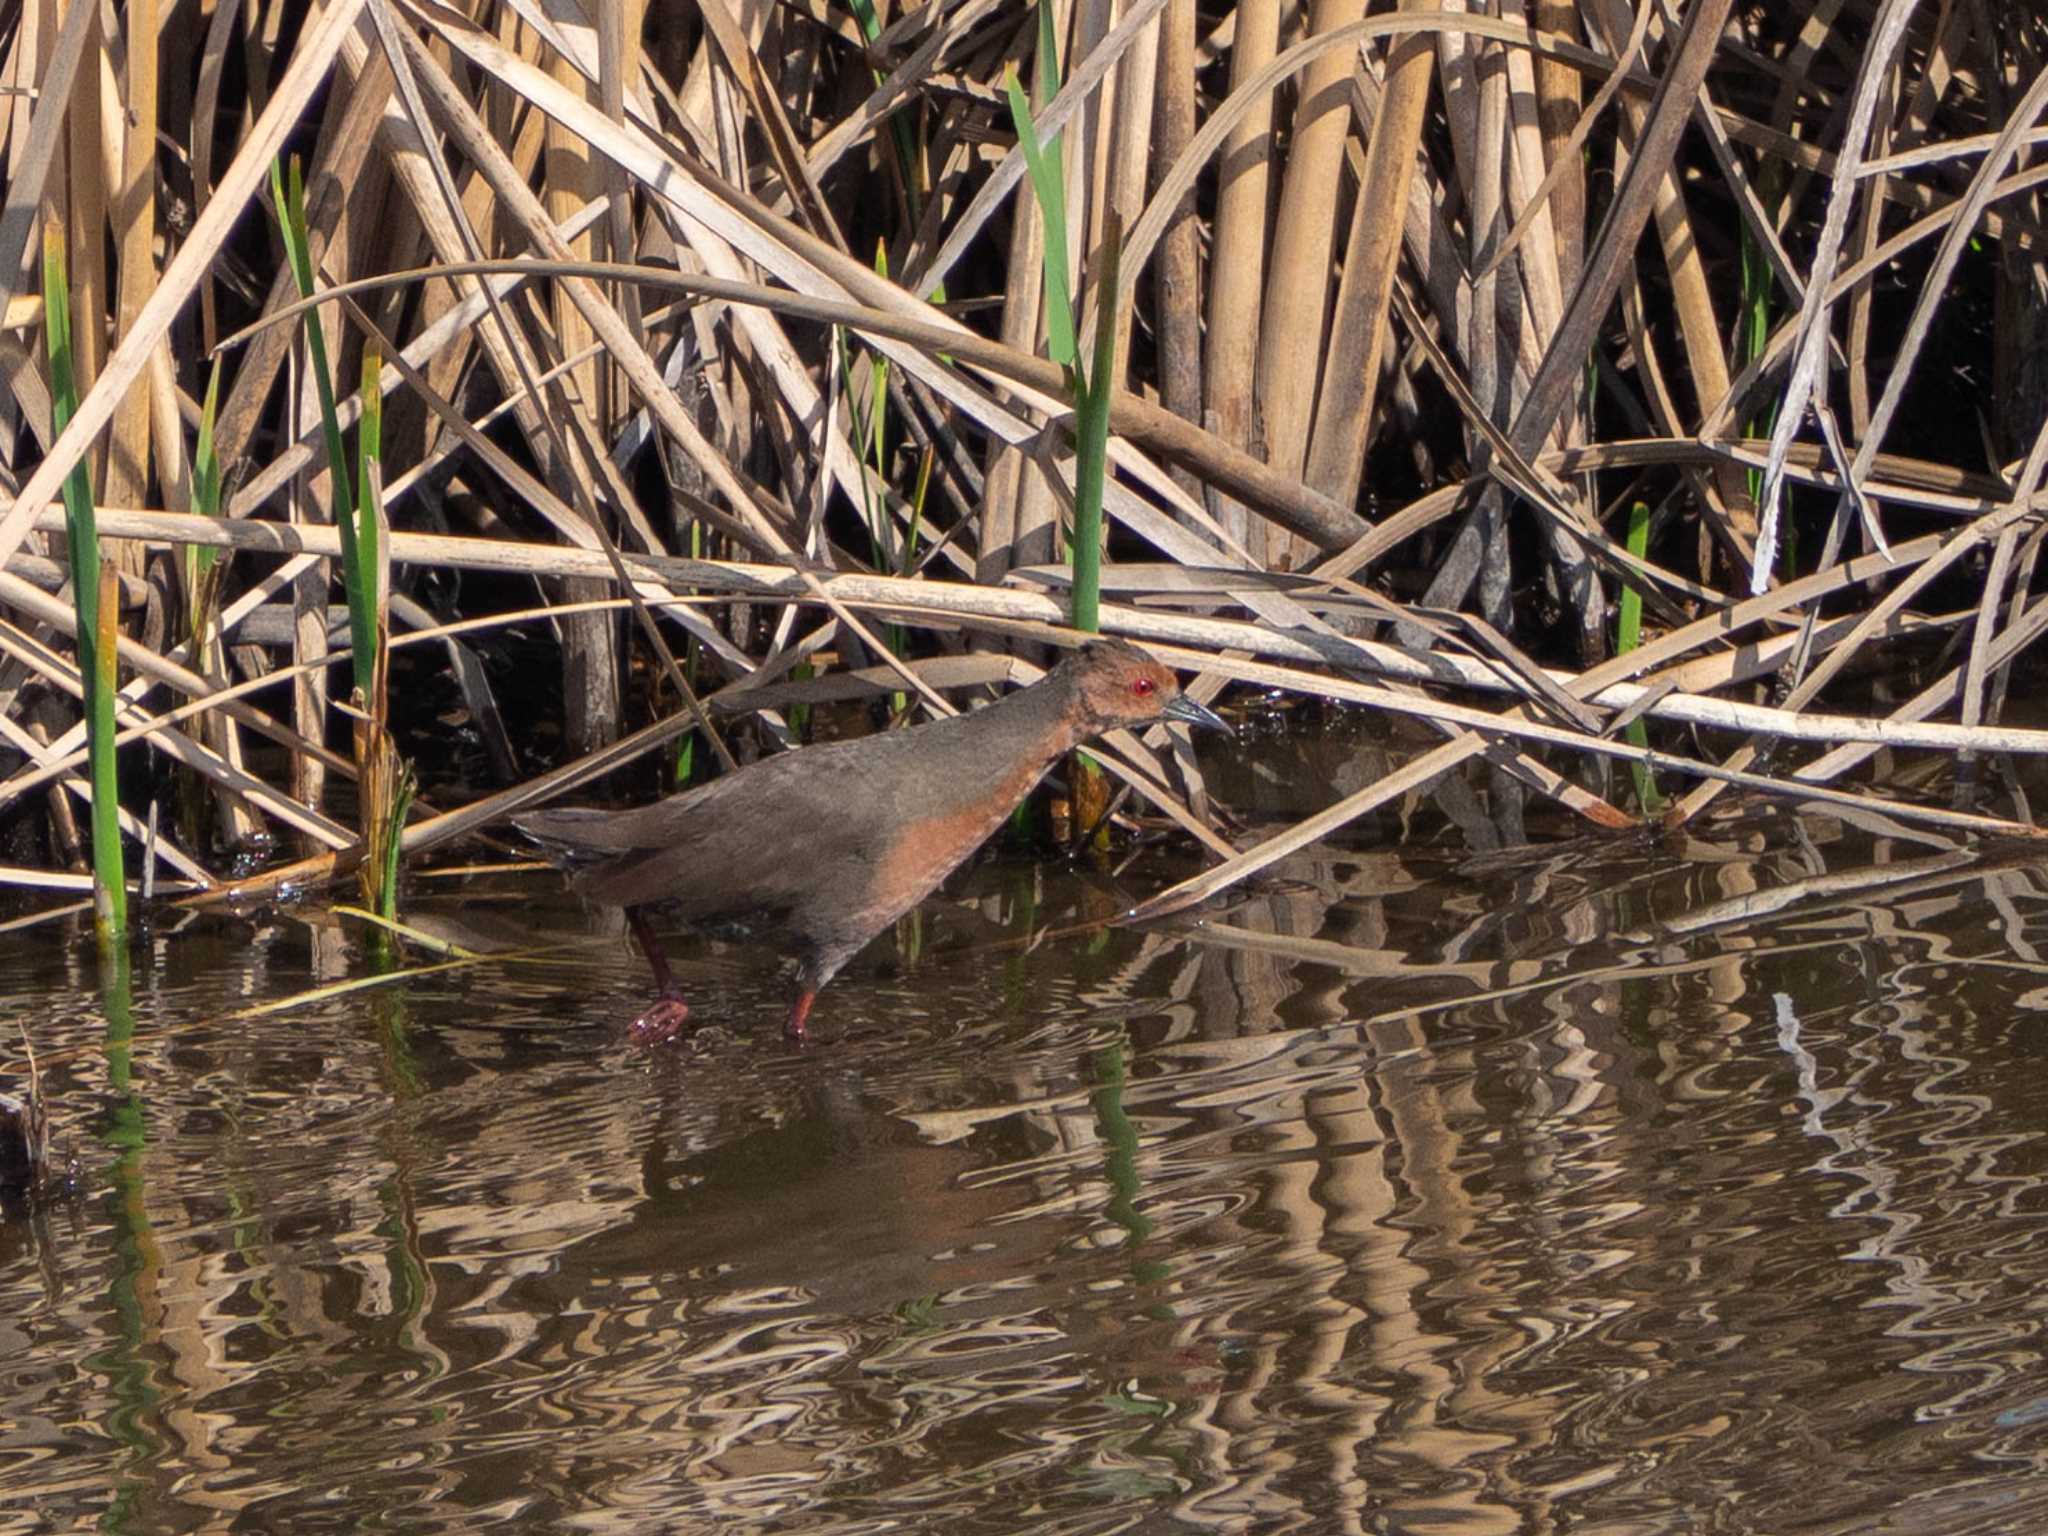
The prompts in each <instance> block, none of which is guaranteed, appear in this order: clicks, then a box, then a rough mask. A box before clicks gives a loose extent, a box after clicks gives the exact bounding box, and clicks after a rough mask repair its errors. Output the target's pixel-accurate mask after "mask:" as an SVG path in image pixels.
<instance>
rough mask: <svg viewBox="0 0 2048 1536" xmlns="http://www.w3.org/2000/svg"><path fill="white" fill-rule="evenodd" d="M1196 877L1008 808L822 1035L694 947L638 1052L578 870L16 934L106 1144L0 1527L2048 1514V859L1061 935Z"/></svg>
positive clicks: (38, 1363)
mask: <svg viewBox="0 0 2048 1536" xmlns="http://www.w3.org/2000/svg"><path fill="white" fill-rule="evenodd" d="M1183 872H1184V871H1182V870H1179V869H1177V868H1165V867H1156V868H1155V867H1153V866H1151V865H1149V864H1140V865H1137V866H1135V867H1133V868H1131V869H1129V870H1126V871H1124V872H1122V873H1121V875H1120V876H1118V877H1116V878H1114V879H1112V878H1110V877H1107V876H1101V875H1087V876H1081V875H1074V874H1071V873H1067V872H1062V871H1058V870H1050V869H1047V868H1044V867H1034V866H1023V865H1016V864H1010V863H1005V862H1001V861H998V862H995V863H990V864H985V865H983V866H981V867H979V868H978V869H976V870H973V871H971V872H970V873H969V874H968V875H967V876H965V877H963V878H962V879H961V880H959V881H956V882H955V884H954V885H953V887H952V888H951V890H950V892H949V895H948V899H947V900H945V901H944V902H941V903H937V904H935V905H933V906H931V907H928V908H927V910H926V911H925V913H924V914H922V917H921V920H920V922H919V923H918V924H917V925H916V927H915V928H914V929H906V930H905V931H903V932H901V933H899V935H898V943H897V946H896V955H895V957H894V958H893V959H892V958H891V957H890V956H888V955H887V954H881V955H877V954H873V953H871V954H870V955H869V956H868V957H867V958H866V959H865V960H864V961H863V962H862V963H860V964H859V965H857V966H856V967H855V968H854V970H852V971H851V972H849V974H848V975H847V976H845V977H843V978H842V979H841V980H840V981H839V982H838V983H837V984H835V987H834V991H833V996H832V1007H831V1010H830V1013H829V1016H826V1015H825V1014H824V1013H823V1012H822V1011H821V1014H820V1018H819V1022H820V1025H821V1028H822V1030H823V1033H824V1043H823V1045H822V1046H821V1047H820V1048H817V1049H814V1050H811V1051H809V1052H806V1053H802V1054H794V1055H793V1054H791V1053H789V1052H787V1051H785V1050H783V1049H782V1048H781V1047H780V1046H779V1044H778V1043H776V1041H775V1037H774V1031H775V1026H776V1023H777V1021H778V1019H779V1008H780V1004H781V1000H782V994H781V991H780V987H779V982H778V979H777V978H776V976H775V975H774V973H773V970H772V966H770V965H769V964H768V963H767V962H766V961H765V959H764V957H763V956H761V955H760V954H758V953H756V952H753V951H751V950H749V949H747V948H746V947H744V946H742V945H739V944H727V943H719V942H714V941H710V940H689V941H684V942H683V943H682V944H679V945H678V946H677V949H678V955H677V958H678V962H679V964H680V965H681V966H683V967H685V968H686V972H687V973H686V974H685V975H684V977H683V979H684V980H685V982H686V984H687V985H688V986H689V987H690V989H691V991H692V994H693V996H694V997H696V998H699V999H701V1001H700V1002H699V1007H698V1017H700V1018H704V1019H709V1020H711V1021H712V1027H711V1028H710V1029H708V1030H707V1031H706V1032H705V1033H704V1034H702V1035H700V1036H699V1037H698V1038H697V1039H696V1040H695V1041H694V1042H692V1043H691V1044H689V1045H688V1046H686V1047H683V1048H677V1049H667V1050H662V1051H656V1052H652V1053H648V1052H641V1051H637V1050H635V1049H634V1048H632V1047H631V1046H629V1045H628V1044H627V1043H626V1042H625V1041H624V1039H623V1037H622V1032H621V1026H622V1024H623V1021H624V1020H626V1019H628V1018H630V1017H631V1016H632V1014H633V1012H634V1011H635V1010H636V1008H637V1006H638V1003H639V1001H640V1000H641V996H640V994H641V991H642V988H643V980H642V977H641V974H640V971H639V968H638V965H637V962H636V961H635V960H634V958H633V957H632V956H631V954H630V953H629V952H628V950H627V949H626V947H625V944H624V941H623V939H622V938H618V937H615V936H608V935H603V934H598V933H593V932H592V931H591V929H590V920H587V919H585V918H584V917H583V916H582V915H581V914H580V913H578V912H576V911H574V910H571V909H566V908H563V907H561V906H560V905H559V904H555V905H549V902H550V901H551V900H553V898H551V897H550V895H549V893H550V892H551V891H552V890H553V889H554V888H553V887H552V886H549V885H546V884H539V883H528V884H514V883H509V882H501V883H498V884H495V885H493V884H485V883H479V884H477V885H476V886H475V887H474V888H471V889H466V890H465V891H463V893H462V894H461V896H460V898H459V899H449V900H442V901H435V900H432V899H430V898H426V897H422V898H421V899H419V900H418V901H416V902H415V904H414V907H413V915H414V916H415V917H416V918H417V919H418V920H420V921H422V922H423V923H425V924H428V925H431V926H435V927H438V928H440V929H442V930H444V931H445V932H447V933H448V934H449V935H450V936H453V937H458V938H460V939H462V940H463V941H464V942H468V943H470V944H471V945H472V946H473V947H478V948H488V947H491V946H493V945H499V946H520V947H531V946H532V945H534V944H536V943H545V942H549V941H554V942H557V943H566V942H568V941H570V940H581V941H582V942H581V943H580V945H579V946H578V947H574V948H567V949H562V950H559V951H557V952H556V953H553V954H551V955H547V956H542V957H536V958H530V959H529V960H527V961H525V962H518V963H515V962H511V961H493V962H490V963H487V964H481V965H473V966H467V967H458V968H454V969H449V970H445V971H440V972H435V973H432V974H425V975H421V976H418V977H415V978H413V979H411V980H409V981H404V982H400V983H396V984H393V985H391V986H389V987H386V988H382V989H378V990H375V991H368V992H359V993H353V994H343V995H339V996H336V997H333V998H331V999H329V1000H327V1001H324V1002H320V1003H316V1004H310V1005H306V1006H302V1007H299V1008H296V1009H293V1010H290V1011H286V1012H283V1013H277V1014H271V1015H258V1016H244V1017H236V1016H234V1015H236V1014H237V1013H238V1011H241V1010H244V1009H246V1008H247V1007H248V1006H249V1005H251V1004H254V1003H259V1002H262V1001H264V1000H267V999H275V998H280V997H286V996H291V995H293V994H297V993H301V992H303V991H305V990H307V989H308V988H309V987H311V986H312V985H314V984H315V983H316V982H317V981H319V980H321V979H337V978H340V977H342V976H346V975H356V974H361V973H362V971H363V970H364V966H363V964H362V960H361V956H360V954H359V952H358V951H357V949H356V945H355V940H354V938H353V936H351V935H350V934H349V933H347V932H346V931H344V929H343V928H341V927H340V926H339V925H338V923H337V920H335V919H334V918H332V917H331V916H329V915H327V914H324V913H320V912H314V911H290V910H286V911H281V912H275V913H268V914H264V915H262V916H260V917H256V918H251V919H246V920H229V919H207V920H206V921H204V922H199V921H192V922H188V923H186V924H184V925H183V926H182V927H181V928H180V929H179V930H178V931H176V932H158V933H156V934H154V935H152V936H151V937H150V938H148V939H147V940H145V941H144V942H143V943H142V945H141V946H140V947H139V948H138V950H137V952H136V954H135V956H134V958H133V962H132V967H131V970H130V974H129V977H128V979H127V983H126V985H125V987H124V986H122V985H120V982H119V978H118V977H108V978H102V977H101V975H100V974H99V972H98V967H97V963H96V960H95V957H94V954H93V951H92V948H91V945H90V943H89V942H86V941H80V942H76V943H74V942H71V941H70V936H68V935H67V936H66V940H65V942H61V943H60V942H58V941H57V936H56V932H55V930H54V929H52V928H49V927H47V926H44V927H40V928H27V929H21V930H17V931H15V932H12V933H0V994H4V995H5V996H8V997H10V998H13V999H15V1000H16V1009H15V1010H13V1011H18V1013H19V1015H20V1016H21V1017H22V1018H23V1021H24V1022H25V1023H26V1024H27V1026H28V1027H29V1029H30V1030H31V1031H32V1034H33V1037H34V1039H35V1042H36V1045H37V1048H38V1050H39V1052H40V1053H41V1055H42V1057H43V1059H44V1071H45V1085H46V1088H47V1090H48V1091H49V1093H50V1096H51V1099H52V1103H53V1109H54V1119H55V1129H56V1138H57V1142H58V1145H59V1149H60V1151H63V1150H64V1149H66V1148H68V1149H69V1151H70V1153H71V1154H72V1156H73V1157H74V1158H75V1161H76V1165H77V1177H76V1181H75V1188H74V1190H73V1192H72V1193H70V1194H69V1195H65V1194H61V1193H60V1194H58V1195H56V1196H54V1197H50V1198H45V1199H43V1200H41V1201H39V1202H37V1203H35V1204H34V1205H33V1206H31V1207H29V1208H26V1209H20V1210H16V1211H15V1212H14V1213H13V1214H12V1215H10V1217H9V1218H8V1220H7V1221H6V1222H5V1223H4V1224H0V1359H4V1360H5V1361H6V1368H5V1374H4V1377H0V1531H28V1530H40V1529H45V1528H62V1527H65V1526H69V1525H71V1524H74V1523H84V1522H97V1523H101V1524H104V1525H106V1526H108V1527H109V1528H113V1529H125V1530H132V1531H151V1532H155V1531H184V1530H222V1531H227V1530H252V1531H256V1530H274V1529H290V1530H294V1531H319V1530H344V1529H346V1530H354V1529H358V1528H360V1527H361V1526H363V1525H365V1524H369V1523H381V1524H385V1525H392V1526H401V1527H404V1528H407V1529H435V1528H448V1529H462V1530H466V1531H467V1530H476V1529H479V1528H483V1527H486V1526H488V1525H490V1524H493V1523H502V1524H515V1523H517V1524H522V1525H529V1526H533V1527H535V1528H549V1529H554V1528H560V1529H619V1530H636V1531H638V1530H690V1529H709V1528H714V1527H716V1528H720V1529H724V1528H728V1527H729V1528H732V1529H740V1530H744V1529H762V1530H768V1529H773V1530H778V1531H782V1530H817V1531H846V1532H851V1531H868V1530H879V1529H884V1528H888V1529H904V1528H913V1529H921V1530H922V1529H936V1528H942V1527H941V1523H942V1522H943V1528H947V1529H952V1530H987V1531H991V1532H994V1531H1004V1532H1010V1531H1023V1530H1029V1531H1047V1532H1069V1531H1071V1532H1093V1531H1105V1532H1106V1531H1117V1530H1129V1529H1143V1530H1167V1529H1179V1528H1187V1529H1212V1530H1221V1531H1241V1530H1259V1531H1285V1530H1313V1531H1326V1530H1347V1529H1352V1530H1400V1531H1411V1530H1414V1531H1419V1530H1429V1531H1433V1532H1446V1531H1449V1532H1482V1531H1516V1530H1547V1529H1573V1530H1597V1531H1622V1530H1628V1531H1659V1530H1691V1529H1701V1528H1714V1529H1724V1530H1736V1531H1758V1532H1779V1531H1789V1530H1802V1531H1805V1530H1815V1531H1843V1532H1847V1531H1860V1530H1869V1529H1879V1528H1898V1529H1911V1530H1915V1531H1942V1532H1965V1531H2005V1530H2016V1529H2025V1528H2028V1527H2029V1526H2030V1525H2033V1524H2036V1523H2038V1522H2040V1521H2041V1520H2042V1519H2044V1518H2048V1516H2044V1514H2043V1504H2044V1502H2048V1501H2044V1499H2043V1495H2042V1493H2041V1492H2040V1487H2041V1484H2040V1473H2041V1471H2042V1470H2043V1467H2042V1461H2043V1453H2044V1444H2043V1437H2044V1433H2048V1388H2044V1385H2043V1379H2044V1378H2043V1375H2042V1372H2041V1370H2040V1342H2039V1340H2040V1319H2041V1315H2042V1310H2043V1304H2042V1302H2041V1300H2040V1298H2041V1297H2042V1296H2043V1295H2044V1294H2048V1284H2044V1281H2048V1241H2044V1233H2043V1226H2042V1212H2043V1210H2044V1208H2048V1189H2044V1184H2043V1177H2042V1176H2043V1172H2044V1169H2048V1150H2044V1141H2043V1138H2042V1135H2041V1130H2040V1128H2041V1126H2042V1125H2043V1124H2044V1123H2048V1087H2044V1086H2043V1074H2042V1073H2041V1071H2040V1070H2039V1068H2038V1063H2039V1059H2040V1057H2041V1056H2042V1054H2043V1045H2044V1036H2043V1025H2042V1019H2043V1014H2042V1011H2041V1004H2042V1001H2043V1000H2044V999H2048V963H2044V961H2043V959H2042V955H2041V946H2042V943H2043V935H2044V932H2048V876H2044V874H2043V872H2042V870H2041V869H2040V868H2039V867H2037V866H2035V865H2033V864H2029V863H2023V862H2017V861H2012V860H2000V859H1999V858H1997V857H1995V856H1987V855H1986V854H1984V853H1982V852H1981V851H1974V852H1973V851H1965V850H1961V849H1959V848H1955V847H1951V846H1948V845H1945V844H1942V843H1940V842H1939V841H1938V840H1932V839H1929V838H1927V837H1925V836H1923V835H1921V834H1918V833H1915V834H1913V837H1912V840H1910V841H1909V840H1907V838H1906V837H1905V836H1904V834H1902V833H1900V832H1899V831H1898V830H1897V829H1893V828H1886V827H1883V826H1877V827H1873V828H1857V827H1853V826H1850V825H1848V824H1846V823H1844V822H1842V821H1839V820H1832V819H1824V818H1807V819H1805V820H1793V819H1791V818H1789V817H1778V816H1774V817H1769V818H1754V817H1753V818H1751V819H1735V818H1730V819H1727V820H1723V821H1720V822H1718V823H1714V824H1710V825H1709V826H1707V827H1705V828H1703V829H1701V830H1699V831H1698V832H1696V833H1695V834H1694V836H1693V837H1692V838H1691V839H1690V840H1688V841H1687V842H1686V843H1684V844H1683V845H1681V846H1676V847H1666V846H1656V845H1652V844H1650V843H1648V842H1644V843H1641V844H1637V845H1622V846H1617V845H1616V844H1615V843H1614V842H1612V841H1611V840H1608V841H1603V842H1600V843H1597V844H1594V843H1588V844H1585V845H1568V846H1563V847H1552V848H1549V849H1543V850H1534V851H1522V852H1517V853H1511V854H1502V855H1497V856H1493V857H1491V858H1489V859H1487V860H1484V861H1475V860H1464V861H1461V860H1460V859H1458V858H1457V857H1456V856H1454V855H1451V854H1448V853H1442V852H1433V851H1430V850H1427V849H1425V850H1420V851H1417V850H1413V849H1411V850H1408V851H1406V852H1401V853H1395V852H1386V851H1341V850H1340V851H1330V850H1325V851H1322V852H1319V853H1317V854H1315V855H1314V856H1305V857H1302V858H1299V859H1297V860H1295V861H1293V862H1292V863H1290V864H1288V865H1286V866H1283V867H1282V868H1281V870H1280V871H1279V872H1278V874H1279V877H1278V878H1277V879H1276V880H1274V881H1272V882H1271V883H1269V885H1268V886H1267V887H1266V888H1265V889H1264V890H1262V891H1261V892H1259V893H1257V894H1256V895H1254V896H1253V897H1251V898H1249V899H1247V900H1245V901H1242V902H1240V903H1239V904H1237V905H1235V906H1234V907H1231V908H1229V909H1226V910H1220V911H1212V912H1208V913H1204V914H1201V915H1200V916H1199V918H1197V919H1193V920H1189V921H1185V922H1182V923H1179V924H1175V925H1170V926H1166V927H1161V928H1156V929H1153V930H1149V931H1130V930H1107V931H1095V932H1092V933H1087V934H1082V935H1077V936H1064V937H1063V936H1060V935H1059V932H1058V930H1061V929H1063V928H1067V927H1071V926H1073V925H1075V924H1076V923H1077V922H1079V921H1081V920H1084V919H1087V918H1089V917H1093V916H1099V915H1104V914H1107V913H1109V912H1113V911H1115V910H1117V909H1118V908H1119V907H1120V906H1121V905H1127V904H1128V902H1129V900H1130V899H1131V898H1133V897H1135V896H1139V895H1142V894H1144V893H1145V892H1146V891H1147V890H1149V889H1152V888H1155V887H1156V886H1158V885H1160V884H1163V883H1165V882H1166V881H1169V880H1171V879H1172V878H1174V877H1175V876H1176V875H1178V874H1180V873H1183ZM1046 929H1050V930H1053V931H1054V932H1053V936H1051V937H1043V938H1041V940H1040V941H1039V942H1035V943H1033V942H1029V941H1028V936H1029V935H1031V934H1033V933H1038V932H1040V931H1041V930H1046ZM881 948H882V949H884V950H886V949H887V948H888V946H887V945H884V946H881ZM749 1031H750V1032H751V1034H752V1038H748V1037H747V1035H746V1032H749ZM0 1086H6V1085H4V1084H0ZM1887 1521H1888V1522H1890V1523H1889V1524H1886V1522H1887Z"/></svg>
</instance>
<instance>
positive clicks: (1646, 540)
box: [1614, 501, 1664, 816]
mask: <svg viewBox="0 0 2048 1536" xmlns="http://www.w3.org/2000/svg"><path fill="white" fill-rule="evenodd" d="M1649 549H1650V504H1649V503H1648V502H1644V501H1638V502H1634V503H1631V504H1630V506H1629V509H1628V552H1629V553H1630V554H1632V555H1634V556H1635V557H1636V558H1637V559H1639V560H1640V559H1643V558H1645V557H1646V556H1647V555H1648V554H1649ZM1642 643H1643V594H1642V593H1641V592H1639V591H1637V590H1636V588H1635V587H1633V586H1624V587H1623V588H1622V589H1621V606H1620V609H1619V611H1618V613H1617V614H1616V616H1615V637H1614V650H1615V654H1616V655H1619V656H1626V655H1627V654H1628V653H1629V652H1630V651H1632V650H1634V649H1635V648H1636V647H1637V646H1639V645H1641V644H1642ZM1622 737H1623V739H1624V740H1626V741H1627V742H1628V743H1629V745H1630V746H1635V747H1644V748H1647V747H1648V746H1649V745H1650V730H1649V727H1648V726H1646V725H1645V724H1644V723H1643V722H1642V721H1640V720H1631V721H1630V722H1629V723H1628V728H1627V729H1626V730H1625V731H1623V732H1622ZM1628 766H1629V773H1630V776H1631V777H1633V778H1634V780H1635V784H1636V802H1637V804H1639V805H1640V806H1641V807H1642V809H1643V814H1644V815H1645V816H1655V815H1657V814H1658V813H1659V812H1660V811H1662V810H1663V809H1664V797H1663V796H1662V795H1660V794H1658V793H1657V779H1656V776H1655V775H1654V774H1653V773H1652V772H1651V771H1650V767H1649V765H1648V764H1647V763H1630V764H1629V765H1628Z"/></svg>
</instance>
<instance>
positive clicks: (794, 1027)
mask: <svg viewBox="0 0 2048 1536" xmlns="http://www.w3.org/2000/svg"><path fill="white" fill-rule="evenodd" d="M817 1000H818V994H817V992H816V991H814V990H811V989H806V990H804V991H802V992H799V993H797V995H796V1001H795V1002H793V1003H791V1004H790V1005H789V1019H788V1022H786V1023H785V1024H784V1025H783V1026H782V1038H783V1039H785V1040H788V1041H790V1042H791V1043H793V1044H796V1045H804V1044H807V1043H808V1042H809V1041H810V1038H811V1036H810V1032H809V1031H808V1030H807V1029H805V1028H804V1021H805V1020H807V1019H808V1018H810V1016H811V1004H813V1003H815V1002H816V1001H817Z"/></svg>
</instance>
